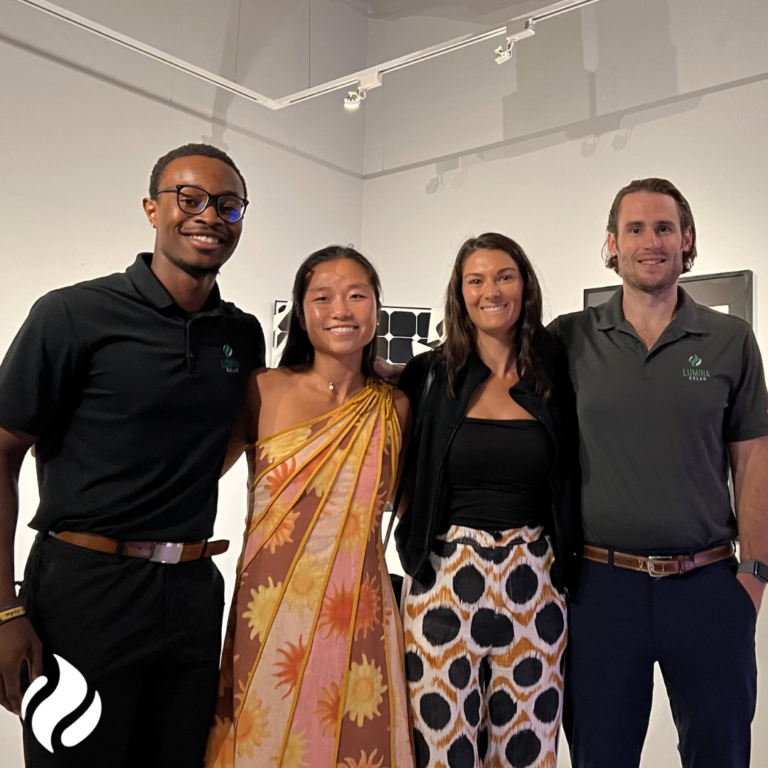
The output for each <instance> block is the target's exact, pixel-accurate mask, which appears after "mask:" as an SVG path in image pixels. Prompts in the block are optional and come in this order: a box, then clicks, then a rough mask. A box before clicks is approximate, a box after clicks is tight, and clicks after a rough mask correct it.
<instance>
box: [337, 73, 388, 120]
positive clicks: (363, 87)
mask: <svg viewBox="0 0 768 768" xmlns="http://www.w3.org/2000/svg"><path fill="white" fill-rule="evenodd" d="M380 85H381V75H380V74H379V73H378V72H368V73H366V74H365V75H363V76H362V77H361V78H360V80H358V85H357V90H356V91H347V97H346V98H345V99H344V109H348V110H349V111H350V112H354V111H355V110H356V109H358V108H359V107H360V104H361V103H362V102H364V101H365V97H366V96H367V95H368V91H370V90H371V88H378V87H379V86H380Z"/></svg>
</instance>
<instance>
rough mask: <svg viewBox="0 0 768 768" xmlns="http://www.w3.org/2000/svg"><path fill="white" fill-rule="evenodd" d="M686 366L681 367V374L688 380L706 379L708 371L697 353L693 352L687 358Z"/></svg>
mask: <svg viewBox="0 0 768 768" xmlns="http://www.w3.org/2000/svg"><path fill="white" fill-rule="evenodd" d="M688 363H689V366H690V367H688V368H683V376H685V378H686V379H688V380H689V381H706V380H707V379H708V378H710V376H709V371H708V370H707V369H706V368H704V365H703V364H704V361H703V360H702V359H701V358H700V357H699V356H698V355H697V354H693V355H691V356H690V357H689V358H688Z"/></svg>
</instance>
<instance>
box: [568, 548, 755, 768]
mask: <svg viewBox="0 0 768 768" xmlns="http://www.w3.org/2000/svg"><path fill="white" fill-rule="evenodd" d="M735 570H736V559H735V558H731V559H730V560H728V561H723V562H721V563H715V564H713V565H708V566H705V567H703V568H700V569H698V570H696V571H692V572H691V573H689V574H686V575H685V576H667V577H665V578H661V579H654V578H651V577H650V576H648V575H647V574H644V573H640V572H637V571H629V570H626V569H623V568H616V567H614V566H613V565H601V564H599V563H594V562H590V561H585V563H584V570H583V575H582V580H581V583H580V586H579V588H578V590H577V592H576V594H575V596H574V599H573V600H572V602H571V604H570V606H569V615H568V623H569V631H570V634H569V641H568V649H567V660H566V678H565V701H564V713H563V726H564V729H565V734H566V737H567V739H568V743H569V746H570V750H571V761H572V763H573V766H574V768H637V766H639V765H640V754H641V752H642V748H643V742H644V740H645V734H646V731H647V729H648V720H649V717H650V713H651V701H652V694H653V668H654V663H655V662H658V664H659V667H660V669H661V673H662V676H663V678H664V684H665V685H666V689H667V694H668V696H669V699H670V704H671V707H672V715H673V718H674V721H675V725H676V726H677V732H678V737H679V743H678V749H679V752H680V756H681V759H682V764H683V766H684V768H749V757H750V724H751V722H752V718H753V716H754V713H755V705H756V700H757V666H756V659H755V621H756V612H755V607H754V605H753V603H752V600H751V599H750V597H749V595H748V593H747V591H746V590H745V589H744V588H743V587H742V586H741V584H739V582H738V581H737V579H736V577H735Z"/></svg>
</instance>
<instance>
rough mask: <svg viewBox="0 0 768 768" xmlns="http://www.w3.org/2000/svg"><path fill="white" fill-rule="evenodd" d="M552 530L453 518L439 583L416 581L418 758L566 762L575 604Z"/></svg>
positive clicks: (413, 698)
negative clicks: (570, 624) (567, 655)
mask: <svg viewBox="0 0 768 768" xmlns="http://www.w3.org/2000/svg"><path fill="white" fill-rule="evenodd" d="M551 562H552V550H551V548H550V546H549V543H548V542H547V540H546V539H545V538H543V536H542V530H541V528H538V529H536V528H518V529H511V530H507V531H504V532H503V533H501V534H497V535H496V536H495V537H494V535H493V534H491V533H488V532H486V531H480V530H476V529H472V528H465V527H460V526H451V527H450V528H449V529H448V531H447V532H446V533H445V534H442V535H440V536H439V537H438V539H437V541H436V542H435V547H434V550H433V552H432V554H431V555H430V566H431V570H432V572H433V574H434V580H433V583H432V585H431V587H430V586H427V585H424V584H422V583H420V582H417V581H414V580H413V579H412V578H410V577H406V582H405V584H404V589H403V591H404V598H405V599H404V604H405V606H404V611H403V626H404V629H405V636H406V656H405V665H406V666H405V669H406V678H407V680H408V689H409V690H408V695H409V699H410V702H411V708H412V718H413V724H414V740H415V747H416V755H417V764H418V765H422V766H426V765H430V766H440V765H445V766H450V768H460V767H461V768H463V767H464V766H466V768H472V767H473V766H475V765H483V766H514V767H515V768H517V766H532V765H535V766H542V768H543V767H544V766H549V767H551V768H554V766H555V764H556V762H557V759H556V745H557V734H558V729H559V727H560V713H561V706H562V694H563V674H562V659H563V651H564V650H565V643H566V631H565V602H564V600H563V598H562V597H561V596H560V595H559V594H558V593H557V591H556V590H555V589H553V587H552V584H551V581H550V578H549V567H550V564H551Z"/></svg>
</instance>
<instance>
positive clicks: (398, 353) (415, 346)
mask: <svg viewBox="0 0 768 768" xmlns="http://www.w3.org/2000/svg"><path fill="white" fill-rule="evenodd" d="M290 309H291V302H290V301H276V302H275V303H274V307H273V311H272V344H271V347H270V364H271V365H277V363H278V360H279V359H280V355H281V354H282V352H283V348H284V347H285V341H286V339H287V338H288V322H289V316H290ZM442 336H443V309H442V307H439V308H434V307H433V308H427V307H382V308H381V312H380V313H379V327H378V329H377V331H376V338H377V347H378V355H379V357H381V358H383V359H384V360H388V361H389V362H391V363H397V364H399V365H404V364H405V363H407V362H408V361H409V360H410V359H411V358H412V357H413V356H414V355H418V354H420V353H421V352H427V351H428V350H430V349H432V348H434V347H436V346H437V345H438V344H439V343H440V341H441V340H442Z"/></svg>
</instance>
